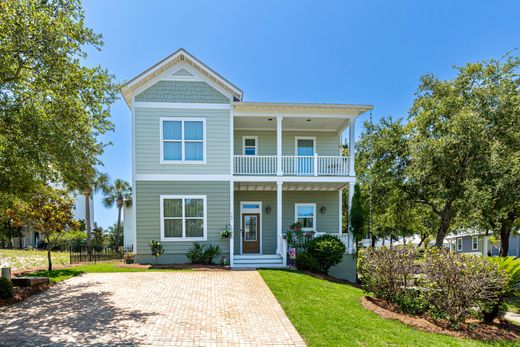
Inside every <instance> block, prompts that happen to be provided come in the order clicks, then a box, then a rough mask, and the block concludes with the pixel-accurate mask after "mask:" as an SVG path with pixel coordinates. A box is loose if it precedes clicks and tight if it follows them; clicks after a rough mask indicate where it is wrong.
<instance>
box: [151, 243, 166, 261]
mask: <svg viewBox="0 0 520 347" xmlns="http://www.w3.org/2000/svg"><path fill="white" fill-rule="evenodd" d="M148 245H149V246H150V251H151V252H152V255H153V256H154V257H155V258H156V259H157V257H159V256H161V255H162V254H163V253H164V247H163V245H161V242H159V241H155V240H151V241H150V242H149V243H148Z"/></svg>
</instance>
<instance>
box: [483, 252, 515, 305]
mask: <svg viewBox="0 0 520 347" xmlns="http://www.w3.org/2000/svg"><path fill="white" fill-rule="evenodd" d="M487 259H488V260H489V261H491V262H492V263H494V264H496V265H497V267H498V269H499V270H500V271H504V272H505V273H506V274H507V276H508V278H509V281H508V283H507V288H505V293H504V294H505V295H506V296H509V295H515V296H520V259H519V258H515V257H490V258H487Z"/></svg>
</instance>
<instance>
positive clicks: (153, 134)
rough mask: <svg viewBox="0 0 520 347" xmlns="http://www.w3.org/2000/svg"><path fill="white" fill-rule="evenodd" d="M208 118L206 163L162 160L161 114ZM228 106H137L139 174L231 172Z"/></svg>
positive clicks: (136, 150)
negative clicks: (190, 108) (222, 107)
mask: <svg viewBox="0 0 520 347" xmlns="http://www.w3.org/2000/svg"><path fill="white" fill-rule="evenodd" d="M161 117H183V118H190V117H193V118H205V119H206V164H161V162H160V155H161V151H160V139H161V136H160V118H161ZM229 118H230V116H229V110H186V109H167V108H164V109H163V108H136V109H135V128H136V129H135V162H136V173H137V174H190V173H193V174H229V170H230V169H229V146H230V143H229V131H230V129H229V127H230V122H229Z"/></svg>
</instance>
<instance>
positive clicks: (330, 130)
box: [235, 128, 337, 133]
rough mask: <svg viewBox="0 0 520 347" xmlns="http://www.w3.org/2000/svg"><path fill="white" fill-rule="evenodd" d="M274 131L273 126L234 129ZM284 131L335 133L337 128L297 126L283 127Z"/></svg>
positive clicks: (236, 129)
mask: <svg viewBox="0 0 520 347" xmlns="http://www.w3.org/2000/svg"><path fill="white" fill-rule="evenodd" d="M238 130H240V131H276V129H273V128H235V131H238ZM283 131H284V132H288V131H302V132H306V131H308V132H312V133H315V132H327V133H337V129H332V128H330V129H321V128H320V129H299V128H285V130H283Z"/></svg>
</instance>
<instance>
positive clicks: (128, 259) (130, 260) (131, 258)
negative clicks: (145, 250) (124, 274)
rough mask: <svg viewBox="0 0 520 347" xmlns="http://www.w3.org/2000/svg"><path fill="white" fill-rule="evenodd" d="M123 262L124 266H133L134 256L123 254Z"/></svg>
mask: <svg viewBox="0 0 520 347" xmlns="http://www.w3.org/2000/svg"><path fill="white" fill-rule="evenodd" d="M123 260H124V262H125V264H133V263H134V261H135V255H134V253H132V252H125V254H124V255H123Z"/></svg>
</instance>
